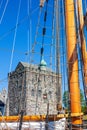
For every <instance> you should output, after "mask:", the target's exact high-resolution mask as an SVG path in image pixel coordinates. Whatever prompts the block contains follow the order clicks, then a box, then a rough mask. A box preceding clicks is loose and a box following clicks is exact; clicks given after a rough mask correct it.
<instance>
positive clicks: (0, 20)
mask: <svg viewBox="0 0 87 130" xmlns="http://www.w3.org/2000/svg"><path fill="white" fill-rule="evenodd" d="M8 2H9V0H7V1H6V4H5V7H4V10H3V13H2V16H1V18H0V24H1V22H2V20H3V17H4V14H5V11H6V8H7V5H8Z"/></svg>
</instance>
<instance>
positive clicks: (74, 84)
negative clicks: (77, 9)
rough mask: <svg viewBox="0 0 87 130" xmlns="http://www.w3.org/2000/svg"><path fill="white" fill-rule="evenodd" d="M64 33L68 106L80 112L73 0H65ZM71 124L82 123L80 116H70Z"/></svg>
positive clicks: (73, 110)
mask: <svg viewBox="0 0 87 130" xmlns="http://www.w3.org/2000/svg"><path fill="white" fill-rule="evenodd" d="M65 15H66V35H67V59H68V72H69V89H70V100H71V102H70V107H71V113H76V114H77V113H79V114H80V113H81V105H80V89H79V79H78V77H79V76H78V59H77V47H76V46H77V45H76V44H77V40H76V25H75V14H74V0H65ZM72 124H74V125H79V124H82V119H81V118H80V116H77V118H76V117H72Z"/></svg>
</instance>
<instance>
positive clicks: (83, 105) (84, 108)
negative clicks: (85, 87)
mask: <svg viewBox="0 0 87 130" xmlns="http://www.w3.org/2000/svg"><path fill="white" fill-rule="evenodd" d="M68 100H69V92H68V91H65V92H64V94H63V104H64V107H65V108H66V109H68ZM80 100H81V109H82V112H85V110H86V103H85V100H84V94H83V91H82V90H80Z"/></svg>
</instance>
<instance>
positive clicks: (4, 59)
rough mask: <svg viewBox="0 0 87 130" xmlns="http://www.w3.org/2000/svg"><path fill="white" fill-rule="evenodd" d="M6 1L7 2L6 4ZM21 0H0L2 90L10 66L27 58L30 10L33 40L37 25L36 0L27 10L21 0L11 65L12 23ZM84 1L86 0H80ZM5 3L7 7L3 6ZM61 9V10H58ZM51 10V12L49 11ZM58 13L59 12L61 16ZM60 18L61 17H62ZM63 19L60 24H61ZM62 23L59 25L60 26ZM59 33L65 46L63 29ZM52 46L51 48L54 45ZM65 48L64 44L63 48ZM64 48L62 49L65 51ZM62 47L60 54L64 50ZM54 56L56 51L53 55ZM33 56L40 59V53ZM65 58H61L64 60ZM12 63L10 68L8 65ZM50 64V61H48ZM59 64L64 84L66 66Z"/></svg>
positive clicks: (49, 23) (27, 5) (14, 24)
mask: <svg viewBox="0 0 87 130" xmlns="http://www.w3.org/2000/svg"><path fill="white" fill-rule="evenodd" d="M62 1H63V0H62ZM6 2H8V4H7V6H6ZM19 2H20V0H0V22H1V23H0V61H1V62H0V90H2V88H3V87H6V88H7V86H8V84H7V76H8V72H9V70H10V71H12V70H14V69H15V67H16V66H17V64H18V62H19V61H24V62H26V61H27V56H26V55H25V53H26V52H27V51H28V44H29V40H28V31H29V24H30V19H29V17H27V16H28V14H29V13H30V14H31V15H30V17H31V35H30V36H31V39H30V42H31V43H33V42H34V37H35V33H36V26H37V21H38V13H39V0H30V10H29V0H21V6H20V13H19V18H18V22H19V23H21V24H20V25H19V26H18V28H17V33H16V39H15V47H14V53H13V60H12V65H11V53H12V46H13V40H14V34H15V29H14V28H15V26H16V20H17V14H18V7H19ZM83 2H85V0H83ZM86 2H87V0H86ZM49 5H51V6H52V5H53V0H49ZM51 6H49V8H48V11H49V16H48V18H47V23H46V25H47V26H48V27H51V26H52V22H51V20H52V7H51ZM5 7H6V9H5ZM60 11H61V10H60ZM50 12H51V14H50ZM60 17H61V16H60ZM61 18H63V17H61ZM62 22H63V21H62V20H61V23H60V25H62ZM40 23H41V25H43V13H42V15H41V18H40ZM61 27H62V26H61ZM41 31H42V29H40V28H39V33H41ZM51 34H52V31H51V30H50V31H49V29H48V30H47V35H48V36H51ZM60 37H62V40H60V43H61V45H62V43H63V46H65V44H66V43H65V40H64V38H63V37H65V32H64V31H63V32H60ZM44 40H45V43H50V42H51V40H50V39H47V38H45V39H44ZM37 41H38V42H41V41H42V37H40V36H38V37H37ZM40 48H41V45H40V46H36V48H35V49H36V50H37V51H38V52H39V51H40ZM53 49H54V48H53ZM65 50H66V48H65ZM65 50H63V51H64V52H65ZM48 51H50V48H49V47H46V48H45V54H46V55H47V54H49V53H48ZM63 51H62V50H61V54H62V53H63ZM54 56H55V55H54ZM44 58H45V60H46V62H47V61H48V59H49V57H47V56H44ZM34 59H35V60H36V61H38V62H39V60H40V57H39V55H37V56H36V55H35V56H34ZM63 60H64V61H63ZM65 62H66V58H65V56H64V59H62V58H61V63H64V64H66V63H65ZM10 65H11V69H10ZM48 66H49V63H48ZM62 66H63V64H62V65H61V72H62V73H63V72H65V74H64V80H63V86H64V84H67V78H66V70H64V69H65V68H63V67H62ZM64 82H66V83H64Z"/></svg>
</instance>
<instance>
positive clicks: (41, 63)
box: [39, 57, 47, 70]
mask: <svg viewBox="0 0 87 130" xmlns="http://www.w3.org/2000/svg"><path fill="white" fill-rule="evenodd" d="M46 66H47V63H46V61H45V60H44V58H43V57H42V58H41V62H40V65H39V68H40V70H46Z"/></svg>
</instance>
